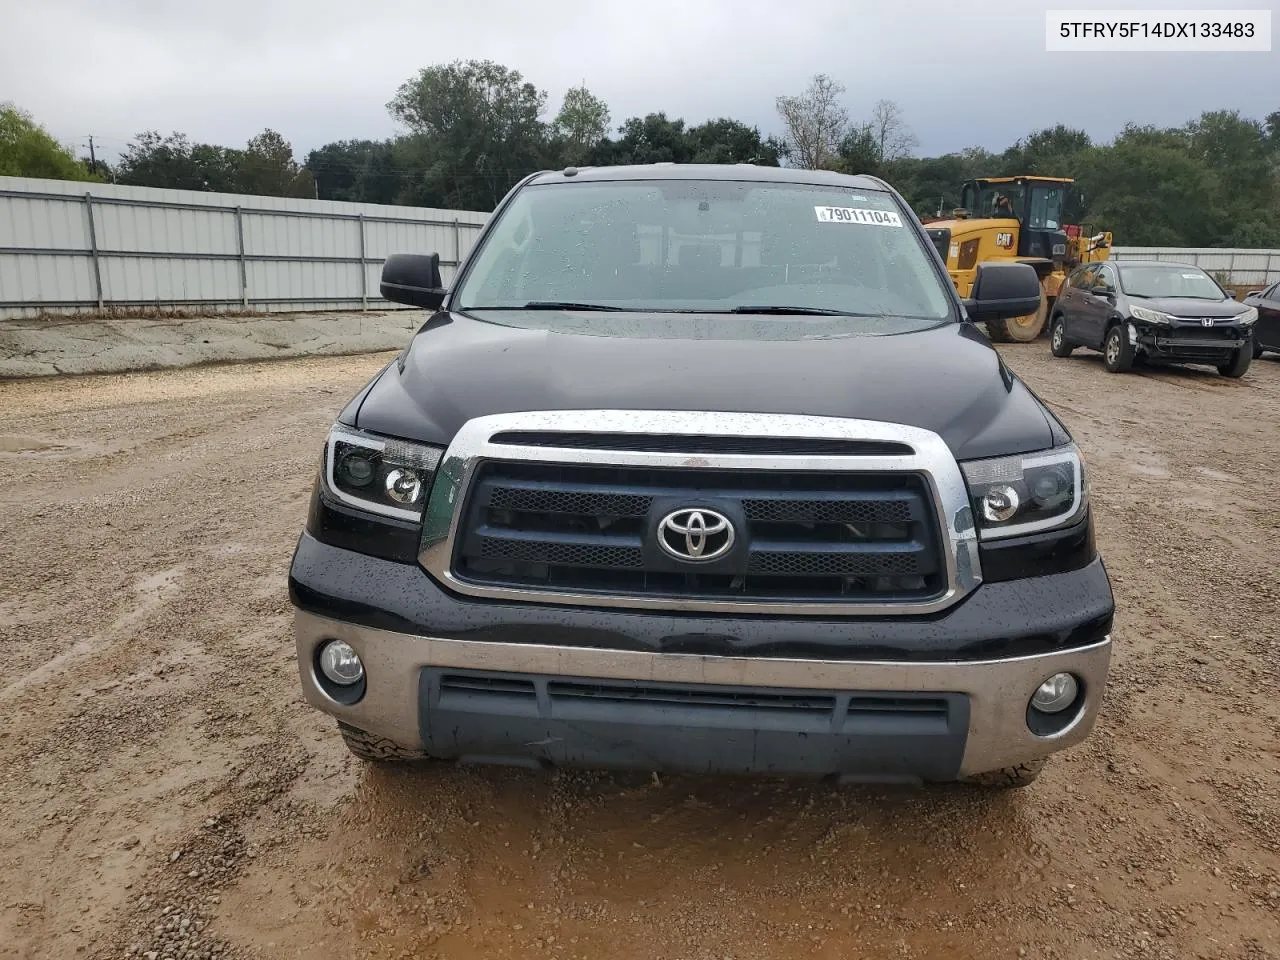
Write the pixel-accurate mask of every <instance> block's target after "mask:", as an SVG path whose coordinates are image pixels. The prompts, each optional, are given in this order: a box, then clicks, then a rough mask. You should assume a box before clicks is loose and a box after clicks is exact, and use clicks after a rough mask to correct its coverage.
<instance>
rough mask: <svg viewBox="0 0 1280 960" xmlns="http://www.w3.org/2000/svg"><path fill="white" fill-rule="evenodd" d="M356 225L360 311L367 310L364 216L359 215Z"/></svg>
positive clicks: (367, 274) (367, 283) (367, 281)
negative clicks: (357, 231) (358, 249)
mask: <svg viewBox="0 0 1280 960" xmlns="http://www.w3.org/2000/svg"><path fill="white" fill-rule="evenodd" d="M356 224H357V225H358V226H359V228H360V309H361V310H368V309H369V266H368V264H366V263H365V249H364V214H363V213H362V214H360V217H359V219H358V220H357V221H356Z"/></svg>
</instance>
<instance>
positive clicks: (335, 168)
mask: <svg viewBox="0 0 1280 960" xmlns="http://www.w3.org/2000/svg"><path fill="white" fill-rule="evenodd" d="M393 151H394V144H393V142H392V141H391V140H339V141H337V142H335V143H326V144H325V145H324V146H322V147H318V148H317V149H315V150H312V151H311V152H310V153H309V154H307V163H306V167H307V169H308V170H309V171H310V172H311V176H312V177H313V178H314V180H315V183H316V189H317V193H318V194H319V196H320V199H321V200H346V201H350V202H354V203H396V202H398V200H399V194H400V190H401V188H402V186H403V179H404V177H403V173H402V171H400V169H399V168H398V167H397V166H396V164H395V161H394V159H393Z"/></svg>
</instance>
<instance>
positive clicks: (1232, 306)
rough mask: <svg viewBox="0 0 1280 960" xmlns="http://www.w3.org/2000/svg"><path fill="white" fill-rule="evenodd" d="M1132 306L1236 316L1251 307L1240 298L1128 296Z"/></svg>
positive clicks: (1176, 312) (1175, 312) (1179, 314)
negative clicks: (1198, 298)
mask: <svg viewBox="0 0 1280 960" xmlns="http://www.w3.org/2000/svg"><path fill="white" fill-rule="evenodd" d="M1127 299H1128V301H1129V304H1130V306H1135V307H1149V308H1150V309H1152V310H1159V311H1160V312H1161V313H1167V314H1169V315H1171V316H1174V317H1189V318H1192V319H1198V318H1200V317H1235V316H1239V315H1240V314H1242V313H1244V312H1245V311H1246V310H1248V309H1249V308H1248V307H1247V306H1246V305H1245V304H1243V303H1240V302H1239V301H1238V300H1193V299H1191V298H1189V297H1135V296H1133V295H1132V294H1129V295H1128V297H1127Z"/></svg>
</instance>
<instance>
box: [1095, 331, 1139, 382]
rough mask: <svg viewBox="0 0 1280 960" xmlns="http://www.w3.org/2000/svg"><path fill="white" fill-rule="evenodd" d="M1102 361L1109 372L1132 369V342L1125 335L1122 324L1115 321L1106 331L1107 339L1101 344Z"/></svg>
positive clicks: (1122, 371) (1121, 371)
mask: <svg viewBox="0 0 1280 960" xmlns="http://www.w3.org/2000/svg"><path fill="white" fill-rule="evenodd" d="M1102 363H1103V365H1104V366H1105V367H1106V368H1107V370H1108V371H1109V372H1111V373H1124V372H1126V371H1128V370H1131V369H1133V344H1131V343H1130V342H1129V338H1128V336H1126V335H1125V330H1124V324H1122V323H1117V324H1116V325H1115V326H1114V327H1112V328H1111V329H1110V330H1108V331H1107V339H1106V341H1105V342H1104V343H1103V345H1102Z"/></svg>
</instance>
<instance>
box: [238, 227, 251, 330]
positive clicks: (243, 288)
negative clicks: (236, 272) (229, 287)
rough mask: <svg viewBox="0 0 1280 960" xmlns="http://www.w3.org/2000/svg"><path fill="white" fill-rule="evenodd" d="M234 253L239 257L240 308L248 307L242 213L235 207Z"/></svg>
mask: <svg viewBox="0 0 1280 960" xmlns="http://www.w3.org/2000/svg"><path fill="white" fill-rule="evenodd" d="M236 254H237V255H238V256H239V258H240V309H241V310H248V309H249V271H248V269H247V268H246V266H245V262H244V214H243V213H242V212H241V210H240V208H239V207H236Z"/></svg>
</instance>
